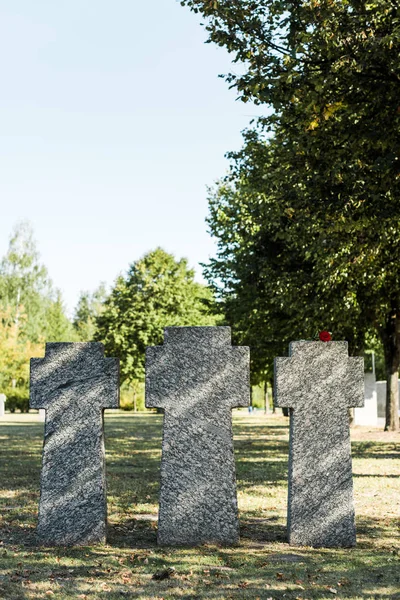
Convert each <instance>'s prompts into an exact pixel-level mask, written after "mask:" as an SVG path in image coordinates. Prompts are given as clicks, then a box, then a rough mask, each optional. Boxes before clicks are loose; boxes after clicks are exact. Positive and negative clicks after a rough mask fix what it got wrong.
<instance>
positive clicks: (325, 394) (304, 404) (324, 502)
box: [275, 341, 364, 547]
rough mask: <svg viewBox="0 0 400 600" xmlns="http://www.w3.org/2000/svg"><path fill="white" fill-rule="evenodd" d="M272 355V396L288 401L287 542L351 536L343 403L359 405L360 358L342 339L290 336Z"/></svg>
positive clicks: (324, 542)
mask: <svg viewBox="0 0 400 600" xmlns="http://www.w3.org/2000/svg"><path fill="white" fill-rule="evenodd" d="M289 354H290V357H289V358H277V359H275V403H276V405H277V406H281V407H289V408H290V449H289V498H288V530H289V543H290V544H293V545H300V546H315V547H317V546H325V547H336V546H353V545H354V544H355V542H356V532H355V526H354V505H353V478H352V466H351V448H350V433H349V415H348V409H349V408H350V407H352V406H363V403H364V367H363V359H362V358H359V357H357V358H349V356H348V352H347V342H304V341H301V342H293V343H292V344H290V351H289Z"/></svg>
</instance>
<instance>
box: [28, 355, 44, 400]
mask: <svg viewBox="0 0 400 600" xmlns="http://www.w3.org/2000/svg"><path fill="white" fill-rule="evenodd" d="M44 360H45V359H44V358H31V360H30V386H29V387H30V397H29V406H30V408H37V409H39V408H47V402H46V397H45V396H44V394H43V393H41V390H42V389H43V388H44V385H43V383H42V377H41V366H42V364H43V363H44Z"/></svg>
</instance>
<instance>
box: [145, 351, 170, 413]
mask: <svg viewBox="0 0 400 600" xmlns="http://www.w3.org/2000/svg"><path fill="white" fill-rule="evenodd" d="M163 353H164V346H151V347H149V348H146V383H145V406H146V408H165V407H166V404H167V402H166V400H165V394H164V387H163V384H164V378H165V374H166V370H165V367H164V364H163V356H162V355H163ZM161 371H162V375H163V376H161V375H160V372H161ZM167 372H168V370H167Z"/></svg>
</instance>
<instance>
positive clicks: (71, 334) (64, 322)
mask: <svg viewBox="0 0 400 600" xmlns="http://www.w3.org/2000/svg"><path fill="white" fill-rule="evenodd" d="M78 339H79V338H78V336H77V334H76V332H75V330H74V328H73V327H72V324H71V322H70V321H69V319H68V318H67V317H66V315H65V308H64V304H63V301H62V298H61V293H60V292H59V291H58V292H57V296H56V299H55V300H54V301H53V302H49V306H48V308H47V311H46V341H48V342H75V341H78Z"/></svg>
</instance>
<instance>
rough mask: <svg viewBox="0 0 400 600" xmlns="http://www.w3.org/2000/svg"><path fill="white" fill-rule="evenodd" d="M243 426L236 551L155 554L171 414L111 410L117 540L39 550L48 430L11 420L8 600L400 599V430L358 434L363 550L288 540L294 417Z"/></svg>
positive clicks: (4, 526)
mask: <svg viewBox="0 0 400 600" xmlns="http://www.w3.org/2000/svg"><path fill="white" fill-rule="evenodd" d="M233 419H234V436H235V452H236V460H237V463H236V465H237V483H238V498H239V509H240V524H241V541H240V544H239V545H238V546H237V547H223V546H217V545H204V546H201V547H199V548H157V545H156V530H157V498H158V490H159V467H160V456H161V427H162V416H160V415H155V414H136V415H133V414H130V413H117V414H114V415H111V414H107V415H106V452H107V485H108V544H107V545H105V546H93V547H84V548H38V547H35V526H36V519H37V507H38V501H39V481H40V463H41V450H42V440H43V424H42V423H39V422H38V421H37V416H36V415H13V416H12V417H7V416H6V417H5V418H3V419H2V420H1V421H0V598H6V599H7V600H23V599H37V598H51V599H54V600H56V599H67V598H68V599H69V598H80V599H84V600H85V599H87V600H95V599H106V598H107V599H109V600H115V599H122V598H143V599H150V598H151V599H159V600H161V599H164V600H167V599H170V598H193V599H194V598H199V599H200V598H213V599H222V598H248V599H254V600H255V599H257V598H260V599H270V598H273V599H275V598H282V599H287V600H291V599H293V600H295V599H299V600H300V599H302V600H305V599H317V598H318V599H320V598H331V599H332V598H353V599H356V598H357V599H361V598H362V599H367V598H371V599H372V598H374V599H375V598H381V599H400V435H399V434H394V433H388V434H384V433H383V432H380V431H379V430H369V429H368V428H356V429H354V430H353V431H352V439H353V442H352V452H353V470H354V486H355V502H356V513H357V535H358V545H357V547H356V548H354V549H338V550H328V549H313V548H298V547H290V546H289V545H288V544H287V543H286V502H287V459H288V420H287V419H285V418H284V417H282V416H275V415H270V416H268V417H266V416H264V415H263V414H262V413H261V412H259V413H256V414H253V415H249V414H248V413H247V412H245V411H243V412H235V413H234V417H233ZM167 567H174V568H175V573H174V574H173V575H172V576H171V577H169V578H168V579H165V580H162V581H157V580H154V579H152V576H153V574H154V573H156V572H157V571H160V570H162V569H164V568H167Z"/></svg>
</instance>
